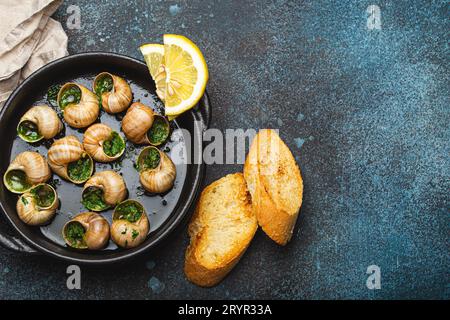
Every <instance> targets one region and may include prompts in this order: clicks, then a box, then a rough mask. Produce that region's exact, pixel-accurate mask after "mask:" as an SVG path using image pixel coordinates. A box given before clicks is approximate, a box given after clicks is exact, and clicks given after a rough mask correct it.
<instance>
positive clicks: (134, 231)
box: [131, 229, 139, 240]
mask: <svg viewBox="0 0 450 320" xmlns="http://www.w3.org/2000/svg"><path fill="white" fill-rule="evenodd" d="M138 235H139V231H137V230H134V229H133V231H132V232H131V237H132V238H133V240H134V239H136V238H137V236H138Z"/></svg>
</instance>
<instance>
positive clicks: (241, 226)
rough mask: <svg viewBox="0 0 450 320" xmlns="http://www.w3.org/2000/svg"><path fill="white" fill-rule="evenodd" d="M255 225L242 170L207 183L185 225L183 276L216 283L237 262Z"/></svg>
mask: <svg viewBox="0 0 450 320" xmlns="http://www.w3.org/2000/svg"><path fill="white" fill-rule="evenodd" d="M257 228H258V223H257V221H256V216H255V215H254V212H253V210H252V206H251V199H250V194H249V193H248V191H247V187H246V184H245V180H244V176H243V175H242V173H235V174H229V175H227V176H225V177H223V178H221V179H219V180H217V181H215V182H213V183H212V184H210V185H209V186H207V187H206V188H205V189H204V190H203V192H202V194H201V196H200V200H199V202H198V203H197V207H196V209H195V212H194V215H193V217H192V220H191V222H190V224H189V236H190V238H191V241H190V244H189V246H188V248H187V250H186V258H185V265H184V272H185V274H186V277H187V278H188V279H189V280H190V281H191V282H193V283H195V284H197V285H199V286H204V287H210V286H214V285H216V284H217V283H219V282H220V281H221V280H222V279H223V278H224V277H225V276H226V275H227V273H228V272H230V271H231V269H232V268H233V267H234V265H235V264H236V263H237V262H238V261H239V259H240V258H241V256H242V255H243V253H244V252H245V250H246V249H247V247H248V245H249V244H250V241H251V240H252V238H253V236H254V234H255V232H256V229H257Z"/></svg>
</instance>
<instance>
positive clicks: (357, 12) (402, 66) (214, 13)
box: [0, 0, 450, 299]
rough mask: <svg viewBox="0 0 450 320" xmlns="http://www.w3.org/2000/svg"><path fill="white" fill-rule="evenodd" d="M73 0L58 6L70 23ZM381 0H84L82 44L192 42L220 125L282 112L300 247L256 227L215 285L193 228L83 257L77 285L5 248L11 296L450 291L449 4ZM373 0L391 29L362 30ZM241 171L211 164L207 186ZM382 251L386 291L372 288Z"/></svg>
mask: <svg viewBox="0 0 450 320" xmlns="http://www.w3.org/2000/svg"><path fill="white" fill-rule="evenodd" d="M70 2H71V1H66V2H65V4H64V5H63V6H62V7H61V8H60V9H59V10H58V12H57V13H56V14H55V18H56V19H58V20H59V21H61V22H62V23H63V24H64V27H65V28H66V30H67V27H66V20H67V18H68V16H69V15H68V14H67V13H66V10H67V8H68V6H69V5H71V3H70ZM375 2H376V3H374V1H344V0H341V1H319V0H309V1H306V0H305V1H284V0H279V1H278V0H273V1H256V0H255V1H237V0H236V1H223V2H218V1H217V2H213V1H208V2H206V1H201V0H190V1H108V3H109V4H106V1H102V2H100V1H87V0H83V1H77V2H76V4H77V5H79V7H80V9H81V29H80V30H67V33H68V36H69V43H70V44H69V51H70V53H72V54H73V53H78V52H83V51H93V50H100V51H112V52H117V53H122V54H127V55H130V56H133V57H137V58H141V57H140V53H139V51H138V46H139V45H140V44H142V43H145V42H155V41H161V35H162V34H164V33H179V34H184V35H186V36H188V37H189V38H191V39H192V40H193V41H194V42H196V43H197V44H198V46H199V47H200V48H201V50H202V51H203V53H204V55H205V57H206V59H207V62H208V66H209V71H210V81H209V85H208V91H209V94H210V97H211V103H212V106H213V120H212V127H215V128H219V129H221V130H224V129H226V128H265V127H273V128H278V127H279V126H280V125H281V128H280V130H281V136H282V138H283V139H284V140H285V141H286V143H287V144H288V146H289V147H290V148H291V149H292V151H293V154H294V155H295V157H296V159H297V161H298V163H299V165H300V167H301V169H302V174H303V178H304V185H305V192H304V204H303V207H302V210H301V214H300V216H299V220H298V222H297V225H296V228H295V231H294V236H293V239H292V241H291V242H290V243H289V245H287V246H286V247H283V248H280V247H278V246H277V245H275V244H274V243H273V242H271V241H269V239H268V238H267V237H266V236H265V235H264V234H263V233H262V232H261V231H258V233H257V235H256V237H255V239H254V241H253V242H252V244H251V246H250V248H249V249H248V252H247V253H246V254H245V256H244V257H243V259H242V260H241V262H240V263H239V264H238V265H237V266H236V268H235V269H234V270H233V271H232V272H231V274H230V275H229V277H228V278H226V279H225V280H224V281H223V282H222V283H221V284H220V285H218V286H216V287H214V288H211V289H202V288H198V287H196V286H194V285H192V284H191V283H189V282H187V280H186V279H185V277H184V274H183V260H184V250H185V248H186V246H187V243H188V237H187V234H186V230H185V229H184V230H182V232H181V233H179V234H176V235H174V236H173V237H172V238H171V239H170V240H169V241H167V242H166V243H165V245H164V246H163V247H162V248H160V249H158V250H156V251H154V252H152V253H149V254H145V255H144V256H143V257H142V258H140V259H138V260H134V261H133V262H132V263H130V264H127V265H126V266H113V267H111V268H102V269H96V268H85V267H82V289H81V290H73V291H70V290H68V289H67V288H66V273H65V272H66V271H65V270H66V266H67V264H65V263H61V262H58V261H55V260H52V259H49V258H44V257H42V256H36V257H28V256H19V255H16V254H14V253H10V252H8V251H6V250H3V249H0V298H32V299H36V298H43V299H47V298H63V299H77V298H87V299H102V298H110V299H111V298H112V299H115V298H121V299H123V298H131V299H156V298H163V299H165V298H188V299H189V298H195V299H206V298H214V299H216V298H232V299H235V298H236V299H240V298H244V299H251V298H287V299H303V298H362V299H389V298H446V299H448V298H450V291H449V286H448V272H449V266H450V259H449V249H448V236H449V220H448V219H449V207H450V203H449V200H450V199H449V189H450V172H449V151H450V150H449V144H448V141H449V140H450V134H449V133H450V132H449V123H450V118H449V98H448V97H449V90H448V89H449V87H448V80H449V78H448V74H449V68H448V66H449V65H448V51H447V50H446V48H447V47H448V46H447V40H448V34H447V31H448V30H449V20H448V6H447V4H446V1H433V2H430V1H413V2H412V1H411V2H406V1H394V0H392V1H382V0H380V1H375ZM371 4H378V5H379V6H380V8H381V30H369V29H368V27H367V23H366V21H367V17H368V14H367V13H366V8H367V6H368V5H371ZM241 169H242V166H241V165H212V166H208V168H207V178H206V181H205V184H207V183H210V182H212V181H213V180H215V179H217V178H219V177H221V176H223V175H224V174H226V173H231V172H235V171H238V170H241ZM1 221H2V223H3V224H4V223H5V219H3V218H2V220H1ZM4 228H6V227H5V226H2V229H4ZM149 261H150V262H149ZM372 264H375V265H378V266H379V267H380V268H381V290H368V289H367V287H366V279H367V274H366V270H367V267H368V266H369V265H372Z"/></svg>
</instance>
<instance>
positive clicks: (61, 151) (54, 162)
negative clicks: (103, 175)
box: [48, 136, 94, 184]
mask: <svg viewBox="0 0 450 320" xmlns="http://www.w3.org/2000/svg"><path fill="white" fill-rule="evenodd" d="M86 157H88V158H89V160H88V161H89V162H90V170H89V172H88V173H87V174H86V176H85V177H84V178H83V179H81V180H76V179H73V178H71V177H70V175H69V169H68V167H69V164H70V163H73V162H75V161H78V160H80V159H81V160H82V159H85V158H86ZM48 164H49V165H50V168H52V170H53V172H55V173H56V174H57V175H58V176H60V177H61V178H63V179H66V180H69V181H71V182H73V183H77V184H78V183H83V182H85V181H86V180H88V179H89V177H90V176H91V175H92V172H93V171H94V164H93V161H92V158H91V157H90V156H89V155H88V154H87V153H86V152H85V151H84V149H83V145H82V144H81V142H80V141H78V139H77V138H76V137H75V136H66V137H64V138H61V139H59V140H56V141H55V142H54V143H53V144H52V146H51V147H50V149H49V150H48Z"/></svg>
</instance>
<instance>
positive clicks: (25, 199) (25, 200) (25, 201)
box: [20, 196, 28, 206]
mask: <svg viewBox="0 0 450 320" xmlns="http://www.w3.org/2000/svg"><path fill="white" fill-rule="evenodd" d="M20 199H21V200H22V203H23V204H24V205H25V206H26V205H27V204H28V200H27V198H25V196H22V197H20Z"/></svg>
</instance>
